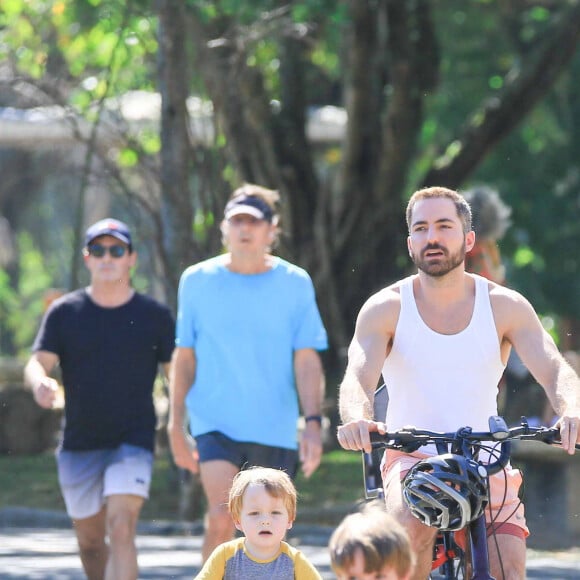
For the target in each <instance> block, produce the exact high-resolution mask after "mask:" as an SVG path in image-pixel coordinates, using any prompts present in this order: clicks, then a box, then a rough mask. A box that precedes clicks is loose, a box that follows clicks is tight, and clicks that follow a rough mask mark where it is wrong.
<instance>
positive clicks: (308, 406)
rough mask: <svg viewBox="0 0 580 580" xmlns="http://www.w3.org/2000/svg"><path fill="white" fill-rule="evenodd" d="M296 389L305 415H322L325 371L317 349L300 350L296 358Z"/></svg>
mask: <svg viewBox="0 0 580 580" xmlns="http://www.w3.org/2000/svg"><path fill="white" fill-rule="evenodd" d="M295 375H296V389H297V391H298V398H299V400H300V407H301V409H302V413H303V414H304V415H305V416H309V415H320V414H321V412H322V402H323V400H324V388H325V383H324V373H323V369H322V363H321V361H320V357H319V355H318V353H317V352H316V351H308V350H305V351H299V352H297V353H296V359H295Z"/></svg>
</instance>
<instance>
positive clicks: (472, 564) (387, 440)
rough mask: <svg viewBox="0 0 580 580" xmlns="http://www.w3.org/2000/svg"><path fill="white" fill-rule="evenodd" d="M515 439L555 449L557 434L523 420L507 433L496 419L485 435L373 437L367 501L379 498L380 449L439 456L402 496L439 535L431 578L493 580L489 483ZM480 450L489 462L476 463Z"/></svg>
mask: <svg viewBox="0 0 580 580" xmlns="http://www.w3.org/2000/svg"><path fill="white" fill-rule="evenodd" d="M515 439H519V440H523V441H542V442H544V443H547V444H550V445H557V444H558V443H559V441H560V434H559V430H558V429H557V428H554V427H551V428H548V427H532V426H530V425H529V424H528V421H527V419H526V418H525V417H522V419H521V423H520V424H519V425H518V426H515V427H511V428H508V427H507V425H506V423H505V421H504V419H503V418H502V417H497V416H496V417H490V419H489V431H485V432H474V431H473V430H472V429H471V428H470V427H462V428H460V429H458V430H457V431H455V432H450V433H441V432H435V431H430V430H425V429H416V428H406V429H400V430H398V431H394V432H390V433H386V434H384V435H380V434H378V433H371V443H372V447H373V452H372V453H364V452H363V473H364V482H365V495H366V497H367V499H371V498H377V497H378V496H380V495H381V494H382V479H381V474H380V467H379V463H380V459H379V452H380V453H381V454H382V450H383V449H385V448H386V449H395V450H398V451H403V452H406V453H412V452H414V451H417V450H418V449H420V448H421V447H422V446H424V445H435V446H436V448H437V453H438V455H435V456H431V457H428V458H427V459H424V460H421V461H419V462H418V463H417V464H416V465H415V466H414V467H413V468H412V469H411V470H410V471H409V472H408V474H407V475H406V476H405V478H404V480H403V496H404V499H405V502H406V503H407V505H408V506H409V508H410V509H411V512H412V513H413V515H414V516H415V517H417V518H418V519H420V520H421V521H422V522H423V523H424V524H426V525H429V526H431V527H435V528H437V529H438V530H439V532H438V534H437V538H436V542H435V548H434V555H433V564H432V573H433V574H434V573H436V572H437V573H438V574H439V575H437V576H435V575H432V576H431V578H443V579H446V580H458V579H466V578H468V577H469V578H471V579H472V580H494V578H493V576H491V574H490V570H489V557H488V547H487V533H486V522H485V508H486V505H487V501H488V491H489V487H488V479H487V478H488V476H489V475H492V474H494V473H498V472H499V471H500V470H502V469H503V468H504V467H505V466H506V465H507V463H508V461H509V458H510V453H511V441H512V440H515ZM498 446H499V450H498ZM576 448H577V449H580V445H578V444H577V445H576ZM481 450H487V451H488V452H489V456H490V461H491V462H490V463H488V464H485V463H483V462H481V461H480V460H478V456H479V453H480V451H481ZM456 503H457V505H456ZM455 508H456V509H455ZM460 530H461V531H464V532H465V535H466V544H465V549H464V548H463V547H462V546H461V545H460V544H459V543H458V542H457V541H456V540H457V537H456V535H455V534H456V532H458V531H460ZM469 571H470V572H469ZM467 574H470V575H469V576H467Z"/></svg>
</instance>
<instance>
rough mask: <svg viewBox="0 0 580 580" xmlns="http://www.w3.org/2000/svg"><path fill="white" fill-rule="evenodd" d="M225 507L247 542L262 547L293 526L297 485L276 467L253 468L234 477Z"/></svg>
mask: <svg viewBox="0 0 580 580" xmlns="http://www.w3.org/2000/svg"><path fill="white" fill-rule="evenodd" d="M228 507H229V510H230V513H231V515H232V519H233V520H234V524H235V525H236V528H237V529H238V530H240V531H242V532H243V533H244V534H245V536H246V540H247V542H249V543H250V544H249V545H250V546H252V547H254V549H260V548H261V549H265V548H268V547H271V546H273V545H274V544H275V543H277V542H278V543H279V542H280V541H282V539H283V538H284V535H285V534H286V531H287V530H289V529H290V528H291V527H292V524H293V522H294V520H295V519H296V488H295V487H294V484H293V483H292V480H291V479H290V477H289V476H288V474H287V473H285V472H283V471H280V470H279V469H271V468H269V467H252V468H250V469H246V470H244V471H240V472H239V473H238V474H237V475H236V476H235V477H234V481H233V483H232V488H231V490H230V497H229V503H228ZM255 553H256V552H254V554H255Z"/></svg>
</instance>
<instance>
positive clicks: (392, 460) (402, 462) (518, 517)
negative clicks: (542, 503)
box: [381, 449, 530, 539]
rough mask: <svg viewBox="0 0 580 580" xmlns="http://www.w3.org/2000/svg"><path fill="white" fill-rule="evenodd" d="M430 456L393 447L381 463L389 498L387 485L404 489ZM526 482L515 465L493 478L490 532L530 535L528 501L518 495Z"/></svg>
mask: <svg viewBox="0 0 580 580" xmlns="http://www.w3.org/2000/svg"><path fill="white" fill-rule="evenodd" d="M426 457H428V456H427V455H424V454H422V453H403V452H402V451H396V450H394V449H389V450H388V451H387V452H386V453H385V457H384V458H383V461H382V464H381V474H382V476H383V485H384V488H385V497H387V488H388V487H390V486H392V485H396V486H397V487H399V488H400V483H401V480H402V479H403V478H404V477H405V475H406V474H407V472H408V471H409V469H411V467H413V465H415V463H417V462H418V461H420V460H421V459H424V458H426ZM521 484H522V474H521V472H520V470H519V469H514V468H513V467H511V465H509V464H508V466H507V467H506V468H505V469H504V470H502V471H500V472H499V473H496V474H494V475H492V476H490V478H489V495H490V501H489V504H488V506H487V507H486V508H485V521H486V522H487V535H488V536H490V535H492V534H507V535H510V536H516V537H518V538H521V539H525V538H527V537H528V536H529V535H530V530H528V526H527V525H526V517H525V513H524V504H523V503H522V502H521V500H520V498H519V497H518V491H519V489H520V486H521Z"/></svg>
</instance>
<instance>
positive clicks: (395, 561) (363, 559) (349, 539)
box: [329, 505, 414, 580]
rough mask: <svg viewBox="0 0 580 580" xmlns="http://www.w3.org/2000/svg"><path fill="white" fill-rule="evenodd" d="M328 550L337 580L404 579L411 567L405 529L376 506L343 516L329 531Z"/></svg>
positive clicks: (408, 574) (411, 561)
mask: <svg viewBox="0 0 580 580" xmlns="http://www.w3.org/2000/svg"><path fill="white" fill-rule="evenodd" d="M329 549H330V561H331V565H332V569H333V571H334V573H335V574H336V576H337V578H338V579H339V580H341V579H343V578H348V579H353V580H365V579H366V578H382V579H384V580H405V579H407V578H409V577H410V575H411V572H412V569H413V564H414V556H413V553H412V551H411V544H410V542H409V538H408V536H407V533H406V531H405V529H404V528H403V527H402V526H401V525H400V524H399V523H398V522H397V521H396V520H395V519H394V518H392V517H391V516H390V515H388V514H387V513H386V512H385V511H384V509H383V508H382V507H378V506H375V505H369V506H367V507H366V508H365V509H364V510H363V511H362V512H358V513H354V514H350V515H348V516H346V517H345V518H344V520H343V521H342V522H341V524H340V525H339V526H338V528H336V530H335V531H334V533H333V534H332V537H331V538H330V544H329ZM377 574H380V576H377Z"/></svg>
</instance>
